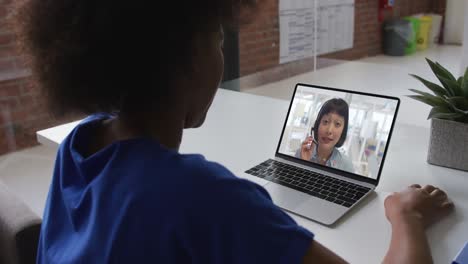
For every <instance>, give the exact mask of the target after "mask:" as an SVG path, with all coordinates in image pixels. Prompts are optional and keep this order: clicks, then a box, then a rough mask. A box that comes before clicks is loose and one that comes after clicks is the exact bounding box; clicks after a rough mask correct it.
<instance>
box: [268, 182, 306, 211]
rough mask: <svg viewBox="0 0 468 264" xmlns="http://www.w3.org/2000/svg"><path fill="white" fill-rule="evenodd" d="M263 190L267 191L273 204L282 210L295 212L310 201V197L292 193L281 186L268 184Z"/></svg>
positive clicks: (296, 192) (295, 192)
mask: <svg viewBox="0 0 468 264" xmlns="http://www.w3.org/2000/svg"><path fill="white" fill-rule="evenodd" d="M264 188H265V189H266V190H267V191H268V193H269V194H270V196H271V199H272V200H273V202H274V203H275V204H276V205H278V206H279V207H282V208H287V209H288V210H292V211H295V210H296V209H298V208H299V206H300V205H301V204H302V203H304V202H306V201H307V200H309V199H310V195H308V194H305V193H301V192H298V191H294V190H292V189H290V188H287V187H284V186H282V185H279V184H276V183H273V182H270V183H268V184H267V185H266V186H264Z"/></svg>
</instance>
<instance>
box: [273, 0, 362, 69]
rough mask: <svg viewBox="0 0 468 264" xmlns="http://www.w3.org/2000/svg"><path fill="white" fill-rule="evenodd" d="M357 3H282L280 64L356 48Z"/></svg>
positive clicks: (300, 0) (282, 0)
mask: <svg viewBox="0 0 468 264" xmlns="http://www.w3.org/2000/svg"><path fill="white" fill-rule="evenodd" d="M354 1H355V0H280V2H279V23H280V63H286V62H291V61H295V60H300V59H304V58H307V57H312V56H314V53H316V55H322V54H326V53H331V52H335V51H339V50H344V49H349V48H352V47H353V35H354ZM316 14H317V15H316ZM316 24H317V28H315V26H316ZM315 38H317V39H315Z"/></svg>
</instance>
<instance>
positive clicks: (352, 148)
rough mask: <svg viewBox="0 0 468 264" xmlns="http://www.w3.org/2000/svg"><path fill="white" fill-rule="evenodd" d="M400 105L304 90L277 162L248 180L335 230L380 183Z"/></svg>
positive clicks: (297, 95)
mask: <svg viewBox="0 0 468 264" xmlns="http://www.w3.org/2000/svg"><path fill="white" fill-rule="evenodd" d="M399 105H400V100H399V99H398V98H396V97H390V96H384V95H376V94H369V93H361V92H355V91H347V90H342V89H336V88H328V87H321V86H315V85H308V84H302V83H299V84H297V85H296V87H295V89H294V94H293V97H292V100H291V103H290V106H289V110H288V114H287V116H286V121H285V122H284V126H283V131H282V133H281V137H280V140H279V143H278V147H277V149H276V154H275V157H274V158H272V159H268V160H266V161H264V162H262V163H260V164H258V165H257V166H254V167H252V168H250V169H248V170H247V171H245V173H247V174H249V176H250V177H251V176H255V179H258V178H262V179H263V180H265V181H266V184H265V185H264V188H265V189H266V190H267V191H268V192H269V194H270V195H271V197H272V199H273V202H274V203H275V204H277V205H278V206H279V207H281V208H283V209H285V210H287V211H289V212H292V213H294V214H297V215H300V216H303V217H305V218H308V219H311V220H314V221H317V222H319V223H322V224H325V225H333V224H334V223H335V222H336V221H337V220H338V219H339V218H340V217H342V216H343V215H344V214H345V213H346V212H348V211H349V210H351V209H352V208H353V207H355V206H356V204H358V203H359V202H360V201H362V200H363V199H364V198H365V197H366V196H368V195H369V194H370V193H371V192H373V190H374V189H375V187H376V186H377V184H378V183H379V180H380V175H381V172H382V168H383V165H384V161H385V156H386V154H387V149H388V145H389V143H390V138H391V135H392V131H393V127H394V125H395V119H396V116H397V112H398V108H399ZM257 177H258V178H257ZM258 180H260V179H258Z"/></svg>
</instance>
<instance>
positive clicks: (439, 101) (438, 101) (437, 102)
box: [408, 89, 450, 107]
mask: <svg viewBox="0 0 468 264" xmlns="http://www.w3.org/2000/svg"><path fill="white" fill-rule="evenodd" d="M411 90H413V89H411ZM413 92H415V93H419V94H421V95H408V97H410V98H413V99H414V100H417V101H420V102H423V103H425V104H428V105H430V106H443V107H449V106H450V103H448V102H447V101H445V100H444V99H443V98H441V97H437V96H434V95H431V94H428V93H424V92H421V91H417V90H413Z"/></svg>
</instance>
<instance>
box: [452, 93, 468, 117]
mask: <svg viewBox="0 0 468 264" xmlns="http://www.w3.org/2000/svg"><path fill="white" fill-rule="evenodd" d="M447 101H449V103H450V105H451V106H452V108H453V110H455V111H456V112H459V113H461V114H465V115H468V99H467V98H465V97H463V96H457V97H450V98H448V99H447Z"/></svg>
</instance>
